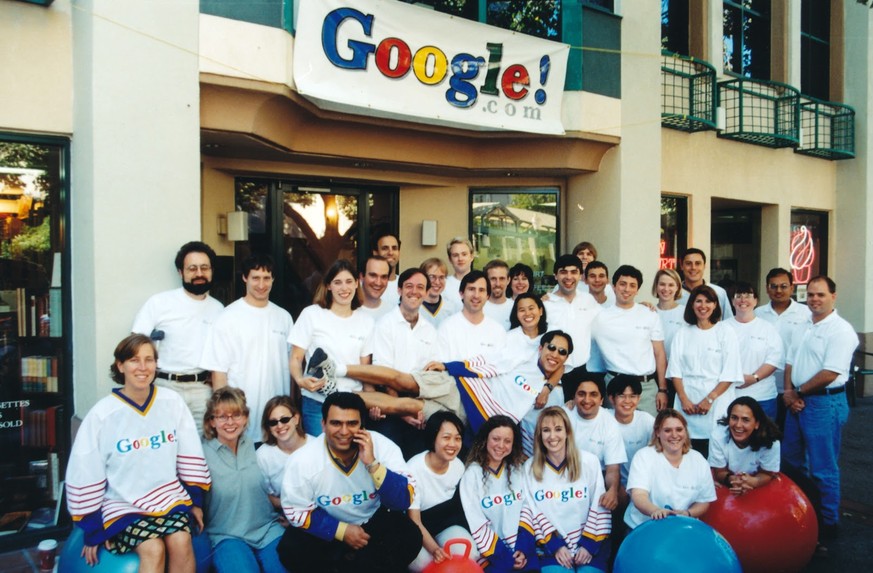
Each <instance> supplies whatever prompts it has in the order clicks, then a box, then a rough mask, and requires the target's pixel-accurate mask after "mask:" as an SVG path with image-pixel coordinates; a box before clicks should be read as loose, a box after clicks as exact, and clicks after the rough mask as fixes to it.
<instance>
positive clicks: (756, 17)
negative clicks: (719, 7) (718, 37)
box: [722, 0, 770, 80]
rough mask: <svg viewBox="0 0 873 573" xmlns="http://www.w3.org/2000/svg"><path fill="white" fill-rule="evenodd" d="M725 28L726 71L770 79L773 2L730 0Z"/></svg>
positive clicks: (726, 7) (724, 14)
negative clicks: (771, 3)
mask: <svg viewBox="0 0 873 573" xmlns="http://www.w3.org/2000/svg"><path fill="white" fill-rule="evenodd" d="M722 25H723V30H724V69H725V71H726V72H732V73H734V74H737V75H740V76H745V77H749V78H756V79H759V80H767V79H770V0H736V1H727V0H726V1H725V2H724V10H723V14H722Z"/></svg>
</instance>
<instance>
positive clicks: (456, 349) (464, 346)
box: [437, 312, 506, 364]
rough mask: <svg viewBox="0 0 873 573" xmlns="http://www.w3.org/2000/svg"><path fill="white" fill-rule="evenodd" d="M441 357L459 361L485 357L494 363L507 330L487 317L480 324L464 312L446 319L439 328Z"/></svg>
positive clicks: (498, 355)
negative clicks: (472, 320) (473, 321)
mask: <svg viewBox="0 0 873 573" xmlns="http://www.w3.org/2000/svg"><path fill="white" fill-rule="evenodd" d="M437 339H438V341H439V356H440V361H442V362H457V361H462V360H468V359H470V358H475V357H476V356H482V357H483V358H485V361H486V362H488V363H490V364H495V363H496V362H497V360H498V359H499V358H500V352H502V351H503V344H504V341H505V340H506V331H505V330H503V327H502V326H500V325H499V324H498V323H497V322H496V321H494V320H493V319H491V318H488V317H487V316H486V317H484V318H483V319H482V322H480V323H479V324H473V323H472V322H470V321H469V320H467V317H466V316H464V313H463V312H459V313H457V314H454V315H452V316H450V317H449V318H447V319H446V320H445V322H443V323H442V324H441V325H440V327H439V330H437Z"/></svg>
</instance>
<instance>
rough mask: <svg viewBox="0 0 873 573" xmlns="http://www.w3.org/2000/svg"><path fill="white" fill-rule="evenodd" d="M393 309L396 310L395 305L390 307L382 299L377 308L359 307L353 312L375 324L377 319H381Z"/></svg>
mask: <svg viewBox="0 0 873 573" xmlns="http://www.w3.org/2000/svg"><path fill="white" fill-rule="evenodd" d="M395 308H397V305H396V304H395V305H393V306H392V305H391V304H389V303H388V302H387V301H386V300H385V298H384V297H383V298H382V299H381V302H380V304H379V306H378V308H370V307H368V306H364V305H361V306H359V307H358V308H357V309H355V312H357V313H360V314H363V315H366V316H369V317H370V318H372V319H373V323H374V324H375V323H377V322H379V319H381V318H382V317H383V316H385V315H386V314H388V313H389V312H391V311H392V310H394V309H395Z"/></svg>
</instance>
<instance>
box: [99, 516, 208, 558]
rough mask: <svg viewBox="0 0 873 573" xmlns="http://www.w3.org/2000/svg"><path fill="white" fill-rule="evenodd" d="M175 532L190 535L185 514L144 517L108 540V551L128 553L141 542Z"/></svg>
mask: <svg viewBox="0 0 873 573" xmlns="http://www.w3.org/2000/svg"><path fill="white" fill-rule="evenodd" d="M177 531H187V532H188V533H191V524H190V519H189V516H188V514H187V513H171V514H169V515H160V516H154V517H153V516H149V515H144V516H141V517H139V518H138V519H137V520H136V521H134V522H133V523H131V524H130V525H128V526H127V527H125V528H124V529H123V530H121V531H120V532H119V533H118V534H117V535H116V536H115V537H113V538H112V539H110V540H109V551H111V552H112V553H115V554H116V555H121V554H124V553H130V552H131V551H134V550H135V549H136V546H137V545H139V544H140V543H142V542H143V541H148V540H149V539H155V538H158V537H166V536H167V535H170V534H171V533H176V532H177Z"/></svg>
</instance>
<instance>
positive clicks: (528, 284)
mask: <svg viewBox="0 0 873 573" xmlns="http://www.w3.org/2000/svg"><path fill="white" fill-rule="evenodd" d="M526 292H534V274H533V269H532V268H530V267H529V266H527V265H525V264H524V263H516V264H514V265H512V268H511V269H509V289H508V291H507V293H506V294H507V295H509V296H511V297H512V298H516V297H517V296H518V295H520V294H524V293H526Z"/></svg>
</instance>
